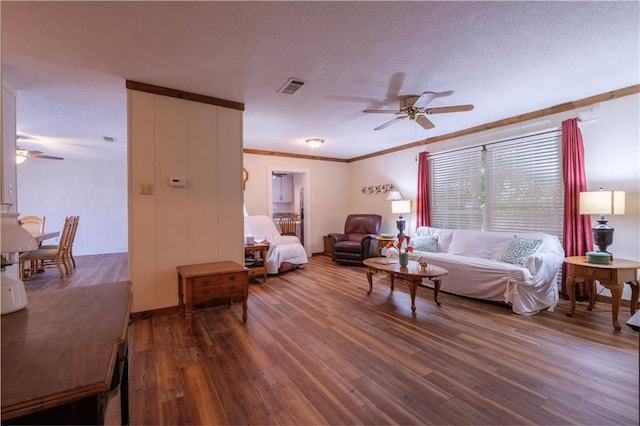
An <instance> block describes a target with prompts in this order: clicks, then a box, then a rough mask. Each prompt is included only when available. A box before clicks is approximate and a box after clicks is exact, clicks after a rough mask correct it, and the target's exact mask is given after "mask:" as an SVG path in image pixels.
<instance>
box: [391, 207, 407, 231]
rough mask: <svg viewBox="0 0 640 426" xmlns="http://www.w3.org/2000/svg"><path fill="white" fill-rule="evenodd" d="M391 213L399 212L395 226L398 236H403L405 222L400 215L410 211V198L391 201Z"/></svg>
mask: <svg viewBox="0 0 640 426" xmlns="http://www.w3.org/2000/svg"><path fill="white" fill-rule="evenodd" d="M391 213H394V214H400V216H399V217H398V220H396V227H397V228H398V238H400V237H402V236H404V234H403V231H404V228H405V224H406V222H405V220H404V218H403V217H402V215H403V214H404V213H411V200H393V201H391Z"/></svg>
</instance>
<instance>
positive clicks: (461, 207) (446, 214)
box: [429, 147, 484, 229]
mask: <svg viewBox="0 0 640 426" xmlns="http://www.w3.org/2000/svg"><path fill="white" fill-rule="evenodd" d="M429 163H430V164H429V174H430V176H429V180H430V182H431V187H430V188H429V195H430V200H431V206H430V210H431V225H432V226H434V227H436V228H448V229H482V221H483V214H482V210H483V204H484V189H483V175H482V168H483V157H482V148H481V147H476V148H469V149H464V150H461V151H455V152H449V153H443V154H434V155H432V156H430V158H429Z"/></svg>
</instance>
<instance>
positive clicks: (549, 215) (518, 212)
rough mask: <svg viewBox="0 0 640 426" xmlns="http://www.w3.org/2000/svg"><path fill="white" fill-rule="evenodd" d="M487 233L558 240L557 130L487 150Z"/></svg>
mask: <svg viewBox="0 0 640 426" xmlns="http://www.w3.org/2000/svg"><path fill="white" fill-rule="evenodd" d="M486 182H487V192H486V194H487V202H486V208H485V212H486V215H485V229H487V230H489V231H522V232H527V231H539V232H545V233H547V234H551V235H556V236H558V237H562V218H563V209H564V191H563V184H562V152H561V138H560V134H559V132H558V133H557V134H556V133H553V134H545V135H541V136H536V137H532V138H527V139H520V140H518V141H512V142H504V143H497V144H494V145H491V146H488V147H487V179H486Z"/></svg>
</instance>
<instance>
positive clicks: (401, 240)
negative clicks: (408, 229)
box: [387, 235, 413, 254]
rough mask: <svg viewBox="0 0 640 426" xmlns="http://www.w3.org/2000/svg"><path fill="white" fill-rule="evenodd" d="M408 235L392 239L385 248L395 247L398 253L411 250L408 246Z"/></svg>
mask: <svg viewBox="0 0 640 426" xmlns="http://www.w3.org/2000/svg"><path fill="white" fill-rule="evenodd" d="M409 239H410V238H409V237H407V236H406V235H401V236H400V237H398V238H397V239H396V240H393V241H391V242H389V244H387V248H395V249H396V250H398V252H399V253H400V254H405V253H411V252H413V247H410V246H409Z"/></svg>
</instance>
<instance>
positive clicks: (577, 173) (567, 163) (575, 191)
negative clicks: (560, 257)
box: [562, 118, 593, 298]
mask: <svg viewBox="0 0 640 426" xmlns="http://www.w3.org/2000/svg"><path fill="white" fill-rule="evenodd" d="M562 175H563V180H564V225H563V230H562V244H563V246H564V254H565V256H567V257H568V256H584V254H585V253H586V252H587V251H591V250H592V249H593V240H592V235H591V218H590V217H589V215H581V214H580V212H579V210H578V207H579V199H580V192H582V191H586V190H587V179H586V177H585V170H584V145H583V143H582V134H581V133H580V129H579V128H578V119H577V118H571V119H569V120H565V121H563V122H562ZM566 278H567V268H566V265H563V266H562V293H564V294H567V289H566V286H565V282H566ZM587 296H588V294H587V287H586V285H585V283H578V285H576V297H577V298H584V297H587Z"/></svg>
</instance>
